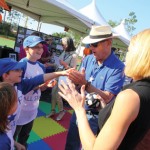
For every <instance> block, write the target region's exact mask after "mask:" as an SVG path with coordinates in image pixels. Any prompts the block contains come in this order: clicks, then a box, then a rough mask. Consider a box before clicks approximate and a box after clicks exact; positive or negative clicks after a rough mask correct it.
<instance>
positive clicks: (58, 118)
mask: <svg viewBox="0 0 150 150" xmlns="http://www.w3.org/2000/svg"><path fill="white" fill-rule="evenodd" d="M65 112H66V111H65V110H62V111H60V112H59V114H58V116H57V118H56V120H57V121H59V120H61V119H62V118H63V116H64V115H65Z"/></svg>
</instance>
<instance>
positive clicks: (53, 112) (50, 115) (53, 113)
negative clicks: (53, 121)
mask: <svg viewBox="0 0 150 150" xmlns="http://www.w3.org/2000/svg"><path fill="white" fill-rule="evenodd" d="M54 115H55V111H54V110H52V111H51V112H50V114H48V115H46V118H50V117H52V116H54Z"/></svg>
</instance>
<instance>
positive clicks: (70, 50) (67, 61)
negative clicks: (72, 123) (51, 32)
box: [46, 37, 77, 120]
mask: <svg viewBox="0 0 150 150" xmlns="http://www.w3.org/2000/svg"><path fill="white" fill-rule="evenodd" d="M61 44H62V46H63V49H64V51H63V52H62V54H61V55H60V56H59V62H60V64H59V65H58V66H57V69H56V70H57V71H60V70H66V69H69V68H76V65H77V54H76V53H75V50H76V48H75V46H74V42H73V39H72V38H69V37H64V38H62V41H61ZM51 104H52V107H51V112H50V114H48V115H46V117H47V118H48V117H51V116H53V115H54V114H55V107H56V104H57V105H58V109H59V114H58V116H57V118H56V120H61V119H62V118H63V116H64V115H65V111H64V109H63V101H62V98H61V97H60V95H58V84H57V85H56V86H54V87H53V89H52V100H51Z"/></svg>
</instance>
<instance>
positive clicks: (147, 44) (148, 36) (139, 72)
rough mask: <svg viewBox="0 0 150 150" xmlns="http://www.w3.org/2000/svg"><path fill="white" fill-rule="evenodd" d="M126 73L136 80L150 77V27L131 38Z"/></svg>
mask: <svg viewBox="0 0 150 150" xmlns="http://www.w3.org/2000/svg"><path fill="white" fill-rule="evenodd" d="M125 74H126V75H127V76H129V77H131V78H133V79H134V80H140V79H143V78H150V29H146V30H144V31H142V32H140V33H138V34H137V35H135V36H134V37H133V38H132V39H131V42H130V45H129V48H128V52H127V55H126V68H125Z"/></svg>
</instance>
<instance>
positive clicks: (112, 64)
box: [81, 52, 125, 95]
mask: <svg viewBox="0 0 150 150" xmlns="http://www.w3.org/2000/svg"><path fill="white" fill-rule="evenodd" d="M81 68H85V75H86V80H88V81H90V79H91V78H93V80H92V81H91V84H92V85H93V86H94V87H96V88H98V89H101V90H103V91H108V92H111V93H113V94H114V95H117V94H118V93H119V92H120V90H121V88H122V86H123V83H124V78H125V75H124V64H123V63H122V62H121V61H120V60H119V59H118V58H117V57H116V56H115V54H114V53H113V52H112V53H111V55H110V56H109V57H108V58H107V59H106V60H105V61H104V62H103V64H101V65H99V64H98V62H97V60H96V59H95V57H94V55H93V54H92V55H88V56H87V57H85V59H84V61H83V63H82V66H81Z"/></svg>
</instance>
